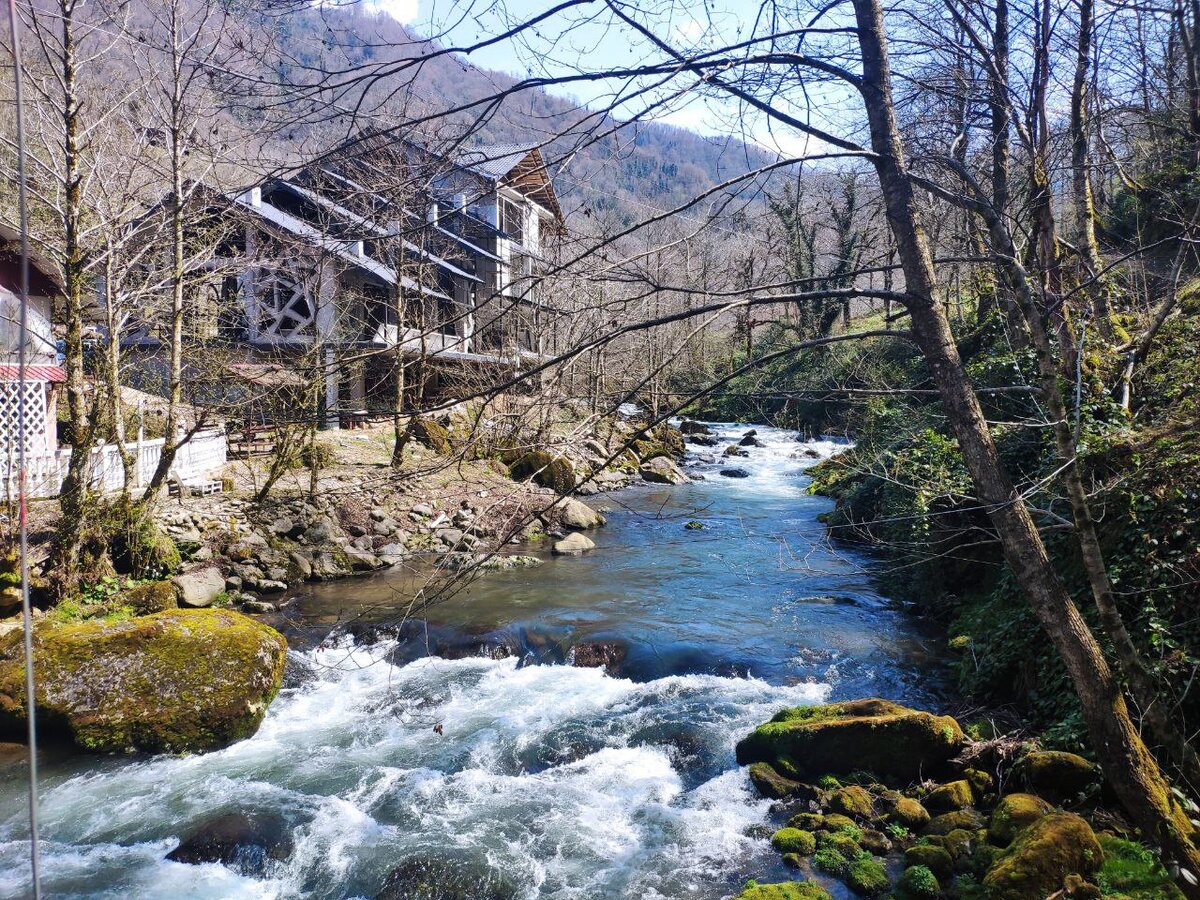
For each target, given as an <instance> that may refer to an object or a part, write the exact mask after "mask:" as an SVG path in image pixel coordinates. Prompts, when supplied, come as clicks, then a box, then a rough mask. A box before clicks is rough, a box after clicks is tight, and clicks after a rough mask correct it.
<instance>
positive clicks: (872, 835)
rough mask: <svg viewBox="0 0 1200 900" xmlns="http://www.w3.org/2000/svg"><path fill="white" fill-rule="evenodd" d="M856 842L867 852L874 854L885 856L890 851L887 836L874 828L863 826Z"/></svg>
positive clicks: (890, 847) (890, 845) (890, 844)
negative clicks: (860, 835)
mask: <svg viewBox="0 0 1200 900" xmlns="http://www.w3.org/2000/svg"><path fill="white" fill-rule="evenodd" d="M858 843H859V844H861V845H862V848H863V849H864V850H866V851H867V852H868V853H874V854H875V855H876V856H887V855H888V854H889V853H891V852H892V842H891V841H890V840H889V839H888V836H887V835H886V834H884V833H883V832H882V831H876V830H875V829H874V828H864V829H863V832H862V837H861V838H859V840H858Z"/></svg>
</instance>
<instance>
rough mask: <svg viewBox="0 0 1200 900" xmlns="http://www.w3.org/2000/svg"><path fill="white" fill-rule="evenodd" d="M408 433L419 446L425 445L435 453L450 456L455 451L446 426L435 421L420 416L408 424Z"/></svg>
mask: <svg viewBox="0 0 1200 900" xmlns="http://www.w3.org/2000/svg"><path fill="white" fill-rule="evenodd" d="M408 432H409V434H410V435H412V437H413V439H414V440H416V441H417V443H419V444H423V445H425V446H426V447H428V448H429V449H430V450H432V451H433V452H434V453H439V454H441V455H442V456H449V455H450V454H451V453H452V452H453V449H452V447H451V446H450V432H448V431H447V430H446V428H445V426H443V425H441V424H440V423H438V422H436V421H434V420H433V419H429V418H425V417H424V416H420V417H418V418H415V419H412V420H411V421H410V422H409V423H408Z"/></svg>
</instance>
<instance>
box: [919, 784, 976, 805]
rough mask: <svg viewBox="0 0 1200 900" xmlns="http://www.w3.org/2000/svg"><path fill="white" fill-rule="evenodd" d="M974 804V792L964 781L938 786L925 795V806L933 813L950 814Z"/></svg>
mask: <svg viewBox="0 0 1200 900" xmlns="http://www.w3.org/2000/svg"><path fill="white" fill-rule="evenodd" d="M974 802H975V795H974V791H972V789H971V785H970V784H969V783H968V782H967V781H965V780H962V781H951V782H950V783H949V784H943V785H940V786H939V787H936V788H934V789H933V790H932V791H930V792H929V793H928V794H926V795H925V806H926V807H927V808H928V809H930V810H933V811H934V812H952V811H953V810H956V809H964V808H965V807H968V806H970V805H971V804H972V803H974Z"/></svg>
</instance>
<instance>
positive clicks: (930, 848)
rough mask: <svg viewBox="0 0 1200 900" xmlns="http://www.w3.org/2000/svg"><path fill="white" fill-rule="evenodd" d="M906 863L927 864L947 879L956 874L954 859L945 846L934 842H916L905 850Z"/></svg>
mask: <svg viewBox="0 0 1200 900" xmlns="http://www.w3.org/2000/svg"><path fill="white" fill-rule="evenodd" d="M904 865H905V866H908V867H909V868H911V867H913V866H925V867H926V868H927V869H929V870H930V871H931V872H933V874H934V875H936V876H937V877H938V878H941V879H946V878H949V877H950V876H952V875H953V874H954V859H953V858H952V857H951V856H950V854H949V853H948V852H947V851H946V849H945V848H944V847H938V846H936V845H934V844H914V845H913V846H911V847H909V848H908V849H907V850H905V851H904Z"/></svg>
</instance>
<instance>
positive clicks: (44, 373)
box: [0, 366, 67, 382]
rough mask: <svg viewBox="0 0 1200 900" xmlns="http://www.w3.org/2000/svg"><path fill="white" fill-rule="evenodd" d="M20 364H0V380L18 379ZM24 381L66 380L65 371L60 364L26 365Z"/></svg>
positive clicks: (19, 378) (19, 376)
mask: <svg viewBox="0 0 1200 900" xmlns="http://www.w3.org/2000/svg"><path fill="white" fill-rule="evenodd" d="M20 380H21V367H20V366H0V381H20ZM25 380H26V381H56V382H57V381H66V380H67V373H66V371H65V370H64V369H63V367H62V366H26V367H25Z"/></svg>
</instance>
